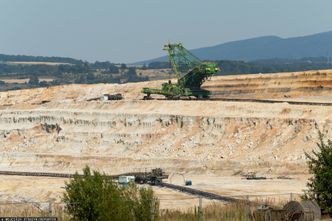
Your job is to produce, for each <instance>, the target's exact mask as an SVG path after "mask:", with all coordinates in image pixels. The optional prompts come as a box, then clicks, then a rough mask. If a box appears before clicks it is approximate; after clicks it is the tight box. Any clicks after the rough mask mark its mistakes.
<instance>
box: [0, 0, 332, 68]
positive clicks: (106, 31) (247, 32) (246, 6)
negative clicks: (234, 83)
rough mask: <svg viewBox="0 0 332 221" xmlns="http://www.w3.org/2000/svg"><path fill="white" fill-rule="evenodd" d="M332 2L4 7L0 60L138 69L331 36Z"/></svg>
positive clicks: (0, 6)
mask: <svg viewBox="0 0 332 221" xmlns="http://www.w3.org/2000/svg"><path fill="white" fill-rule="evenodd" d="M331 9H332V1H331V0H315V1H314V0H205V1H202V0H94V1H93V0H0V54H15V55H16V54H24V55H41V56H62V57H73V58H78V59H83V60H87V61H90V62H94V61H96V60H98V61H111V62H115V63H133V62H137V61H143V60H147V59H151V58H155V57H159V56H162V55H164V54H165V52H164V51H162V48H163V45H164V44H165V43H167V42H182V43H183V44H184V46H185V47H186V48H188V49H194V48H200V47H206V46H213V45H217V44H221V43H225V42H229V41H235V40H242V39H247V38H251V37H259V36H265V35H276V36H280V37H284V38H287V37H296V36H304V35H309V34H314V33H319V32H325V31H331V30H332V22H331V20H332V13H331Z"/></svg>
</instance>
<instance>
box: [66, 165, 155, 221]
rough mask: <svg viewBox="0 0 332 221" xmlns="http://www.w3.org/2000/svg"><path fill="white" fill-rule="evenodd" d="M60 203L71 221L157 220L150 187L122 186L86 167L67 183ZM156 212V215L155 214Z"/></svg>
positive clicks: (153, 197)
mask: <svg viewBox="0 0 332 221" xmlns="http://www.w3.org/2000/svg"><path fill="white" fill-rule="evenodd" d="M65 190H66V192H65V193H64V196H63V201H64V202H65V203H66V209H67V211H68V213H69V214H70V215H71V217H72V220H74V221H92V220H108V221H112V220H117V221H121V220H136V221H143V220H149V219H150V218H151V217H152V216H153V218H154V219H155V220H156V219H157V218H158V209H159V202H158V199H157V198H156V197H155V196H154V193H153V191H152V189H151V188H139V187H137V186H136V185H135V184H130V185H129V186H128V187H122V186H119V185H118V184H116V183H115V182H113V180H112V178H111V177H109V176H106V175H105V174H100V173H99V172H97V171H94V172H91V170H90V168H89V167H88V166H87V167H85V168H84V169H83V175H79V174H78V173H76V174H75V175H74V178H73V179H72V180H71V181H70V182H69V183H66V186H65ZM154 211H155V212H154Z"/></svg>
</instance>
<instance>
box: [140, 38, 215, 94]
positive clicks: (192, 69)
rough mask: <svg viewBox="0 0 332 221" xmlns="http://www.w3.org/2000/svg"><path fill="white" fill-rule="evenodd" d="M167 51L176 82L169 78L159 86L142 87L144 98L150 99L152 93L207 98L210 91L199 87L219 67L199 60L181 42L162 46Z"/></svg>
mask: <svg viewBox="0 0 332 221" xmlns="http://www.w3.org/2000/svg"><path fill="white" fill-rule="evenodd" d="M164 50H166V51H167V52H168V57H169V61H170V63H171V66H172V68H173V71H174V72H175V74H176V78H177V82H176V83H172V82H171V80H169V81H168V82H166V83H163V84H162V87H161V89H159V88H143V89H142V93H144V94H145V96H144V98H143V99H144V100H149V99H152V98H151V95H152V94H159V95H164V96H165V97H166V99H171V100H174V99H180V98H182V97H189V98H191V97H196V98H198V99H208V98H209V97H210V95H211V92H210V91H208V90H204V89H202V88H201V85H202V84H203V83H204V81H206V80H207V79H208V78H209V77H211V76H213V75H215V74H217V73H218V72H219V71H220V68H219V67H218V65H217V64H216V63H213V62H206V61H201V60H200V59H199V58H197V57H196V56H195V55H193V54H192V53H191V52H190V51H188V50H187V49H185V48H184V47H183V45H182V44H181V43H175V44H171V43H168V44H166V45H165V46H164Z"/></svg>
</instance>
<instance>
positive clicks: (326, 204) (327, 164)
mask: <svg viewBox="0 0 332 221" xmlns="http://www.w3.org/2000/svg"><path fill="white" fill-rule="evenodd" d="M317 146H318V148H319V151H312V154H308V153H306V156H307V157H308V159H309V161H308V165H309V171H310V173H312V174H313V177H312V178H310V179H309V181H308V183H307V186H308V191H307V192H306V196H305V198H307V199H311V200H315V201H317V203H318V204H319V205H320V206H321V208H323V209H325V210H326V211H327V212H332V141H331V140H328V141H327V142H324V139H323V135H322V133H321V132H319V143H317Z"/></svg>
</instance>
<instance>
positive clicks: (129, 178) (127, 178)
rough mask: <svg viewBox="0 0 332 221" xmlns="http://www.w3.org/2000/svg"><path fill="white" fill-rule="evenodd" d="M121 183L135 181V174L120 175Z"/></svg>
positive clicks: (119, 180)
mask: <svg viewBox="0 0 332 221" xmlns="http://www.w3.org/2000/svg"><path fill="white" fill-rule="evenodd" d="M118 182H119V184H124V185H126V184H128V183H130V182H135V176H119V179H118Z"/></svg>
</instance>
